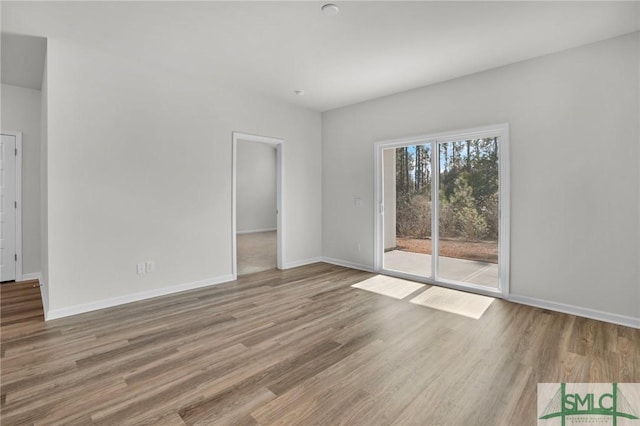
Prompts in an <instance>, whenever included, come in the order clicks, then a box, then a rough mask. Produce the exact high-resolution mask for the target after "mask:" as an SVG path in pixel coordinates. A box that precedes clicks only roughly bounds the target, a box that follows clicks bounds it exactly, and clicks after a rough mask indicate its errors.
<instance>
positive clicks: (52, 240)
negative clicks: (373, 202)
mask: <svg viewBox="0 0 640 426" xmlns="http://www.w3.org/2000/svg"><path fill="white" fill-rule="evenodd" d="M47 81H48V102H47V105H48V143H47V146H48V153H47V156H48V162H47V163H48V172H47V176H48V194H47V195H48V253H49V258H48V261H49V264H48V268H49V307H50V309H51V312H50V314H51V315H50V317H54V316H58V315H64V314H69V313H71V312H79V311H81V310H86V309H95V308H98V307H101V306H105V305H107V304H110V303H122V302H123V301H125V300H129V299H131V298H132V297H135V296H132V295H136V294H138V296H139V294H140V293H141V294H142V295H144V296H149V295H153V294H160V293H162V292H167V291H172V289H173V290H175V289H177V288H185V287H175V286H177V285H181V284H187V286H188V285H189V283H196V284H194V285H201V284H206V283H211V282H215V281H221V280H228V279H230V278H231V237H232V234H231V159H232V155H231V148H232V140H231V136H232V132H233V131H239V132H244V133H251V134H258V135H268V136H273V137H279V138H283V139H284V140H285V147H286V156H285V158H284V168H285V173H286V181H285V184H284V189H283V190H284V192H285V195H286V200H285V203H286V204H285V205H284V207H283V209H284V210H285V213H286V215H285V224H284V228H285V230H286V235H285V239H286V240H285V251H284V253H283V256H284V263H285V266H286V265H287V264H291V263H293V262H299V261H304V260H305V259H308V258H316V257H318V256H320V255H321V234H320V232H321V231H320V225H321V206H320V199H321V175H320V173H321V170H320V164H319V162H318V161H317V160H318V158H320V156H321V152H320V114H319V113H317V112H312V111H309V110H306V109H302V108H298V107H294V106H291V105H287V104H283V103H278V102H272V101H268V100H265V99H263V98H260V97H257V96H246V95H243V94H241V93H237V92H233V91H231V90H230V89H228V88H227V87H225V85H224V82H218V81H197V80H196V81H194V80H185V79H183V78H179V77H177V76H175V75H173V74H170V73H165V72H163V71H162V70H159V69H157V68H147V67H145V66H143V65H142V64H139V63H135V62H134V61H131V60H127V59H123V58H119V57H114V56H110V55H107V54H104V53H101V52H99V51H96V50H93V49H90V48H85V47H81V46H79V45H78V44H75V43H72V42H68V41H61V40H57V39H49V41H48V49H47ZM145 260H153V261H155V265H156V271H155V272H154V273H153V274H145V275H136V263H137V262H142V261H145ZM105 300H106V302H105Z"/></svg>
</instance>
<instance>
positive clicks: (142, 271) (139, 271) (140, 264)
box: [137, 263, 145, 275]
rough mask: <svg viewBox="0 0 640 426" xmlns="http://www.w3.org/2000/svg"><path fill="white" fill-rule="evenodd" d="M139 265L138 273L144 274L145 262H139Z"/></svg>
mask: <svg viewBox="0 0 640 426" xmlns="http://www.w3.org/2000/svg"><path fill="white" fill-rule="evenodd" d="M137 267H138V275H142V274H144V271H145V267H144V263H138V265H137Z"/></svg>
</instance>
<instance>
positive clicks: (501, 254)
mask: <svg viewBox="0 0 640 426" xmlns="http://www.w3.org/2000/svg"><path fill="white" fill-rule="evenodd" d="M489 137H498V138H499V139H498V141H499V142H498V185H499V189H498V194H499V203H500V204H499V208H500V230H499V235H498V288H497V289H492V288H490V287H488V286H483V285H478V284H473V283H461V282H458V281H452V280H443V279H441V278H439V279H438V280H436V278H437V277H438V260H439V247H438V241H439V239H440V238H439V229H438V228H439V204H440V202H439V197H438V191H439V187H440V164H439V158H440V144H442V143H448V142H455V141H461V140H467V139H482V138H489ZM424 144H430V145H431V148H432V151H431V170H432V180H431V197H432V203H433V204H432V205H433V207H434V208H433V209H432V214H431V221H432V222H431V235H432V237H431V238H432V244H433V247H432V256H431V262H432V263H431V277H428V278H426V277H423V276H419V275H413V274H407V273H404V272H400V271H393V270H388V269H384V195H383V188H384V167H383V155H384V150H386V149H395V148H401V147H405V146H411V145H424ZM374 160H375V164H374V175H375V184H374V197H375V202H374V208H375V211H374V215H375V229H374V242H375V257H374V262H373V263H374V269H375V271H376V272H379V273H382V274H386V275H393V276H397V277H400V278H408V279H411V280H414V281H420V282H425V283H428V284H435V285H439V286H442V287H450V288H454V289H459V290H465V291H472V292H475V293H480V294H486V295H489V296H494V297H496V296H497V297H502V298H505V299H506V298H507V297H508V296H509V263H510V259H509V253H510V236H509V234H510V232H509V231H510V185H509V182H510V175H509V164H510V161H509V125H508V124H507V123H503V124H495V125H490V126H482V127H474V128H470V129H464V130H456V131H451V132H441V133H434V134H427V135H419V136H410V137H406V138H400V139H393V140H386V141H380V142H376V143H375V145H374Z"/></svg>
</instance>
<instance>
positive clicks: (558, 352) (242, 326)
mask: <svg viewBox="0 0 640 426" xmlns="http://www.w3.org/2000/svg"><path fill="white" fill-rule="evenodd" d="M371 276H372V274H369V273H366V272H360V271H355V270H351V269H346V268H342V267H338V266H332V265H327V264H322V263H319V264H314V265H309V266H305V267H301V268H296V269H292V270H287V271H267V272H260V273H257V274H252V275H247V276H244V277H242V278H241V279H239V280H238V281H234V282H232V283H227V284H222V285H217V286H213V287H209V288H206V289H201V290H195V291H190V292H184V293H180V294H177V295H171V296H166V297H160V298H156V299H151V300H147V301H142V302H137V303H132V304H128V305H124V306H119V307H116V308H111V309H106V310H102V311H97V312H91V313H87V314H82V315H77V316H74V317H69V318H64V319H59V320H54V321H49V322H44V321H43V317H42V308H41V305H40V302H39V289H38V288H37V287H33V286H32V285H33V284H32V283H21V284H7V285H2V286H0V291H1V296H2V315H1V319H2V329H1V331H2V339H1V342H2V353H1V356H2V358H1V373H2V377H1V379H2V384H1V398H2V399H1V407H2V410H1V423H2V425H5V426H6V425H19V424H38V425H40V424H55V425H59V424H78V425H88V424H103V425H128V424H158V425H183V424H188V425H192V424H203V425H204V424H206V425H214V424H224V425H231V424H234V425H235V424H238V425H252V424H265V425H267V424H300V425H309V424H313V425H335V424H355V425H367V426H371V425H465V426H467V425H534V424H536V385H537V383H539V382H561V381H564V382H640V365H639V364H640V330H636V329H632V328H627V327H622V326H617V325H612V324H607V323H603V322H599V321H594V320H588V319H584V318H578V317H575V316H571V315H564V314H559V313H555V312H550V311H546V310H542V309H536V308H531V307H527V306H523V305H518V304H513V303H509V302H506V301H503V300H496V301H495V302H494V303H493V304H491V306H490V307H489V309H488V310H487V311H486V312H485V313H484V315H483V316H482V318H481V319H479V320H475V319H470V318H466V317H463V316H459V315H455V314H450V313H446V312H441V311H437V310H433V309H430V308H426V307H423V306H417V305H414V304H411V303H409V302H408V300H409V299H410V298H411V297H413V296H415V294H417V293H418V292H420V291H422V290H419V291H418V292H416V293H414V294H413V295H410V296H408V297H407V298H405V299H404V300H395V299H391V298H388V297H385V296H381V295H377V294H374V293H370V292H366V291H363V290H359V289H354V288H351V287H350V286H351V285H352V284H354V283H356V282H358V281H361V280H363V279H366V278H369V277H371ZM425 288H428V286H426V287H425Z"/></svg>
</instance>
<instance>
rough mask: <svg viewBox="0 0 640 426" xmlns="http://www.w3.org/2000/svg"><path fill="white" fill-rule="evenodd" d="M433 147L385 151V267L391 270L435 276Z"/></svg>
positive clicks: (403, 147)
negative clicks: (433, 245) (432, 258)
mask: <svg viewBox="0 0 640 426" xmlns="http://www.w3.org/2000/svg"><path fill="white" fill-rule="evenodd" d="M432 152H433V147H432V145H431V144H419V145H408V146H401V147H398V148H389V149H385V150H384V174H385V181H384V199H385V200H386V203H385V211H386V213H385V215H384V219H385V223H384V256H383V257H384V266H385V268H386V269H388V270H392V271H397V272H401V273H406V274H411V275H416V276H419V277H423V278H430V277H432V276H433V272H432V263H433V262H432V261H431V255H432V253H433V251H432V244H431V240H432V238H431V235H432V233H431V231H432V229H431V225H432V217H431V211H432V205H431V204H432V203H431V195H432V187H431V180H432V176H433V172H432V164H431V163H432Z"/></svg>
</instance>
